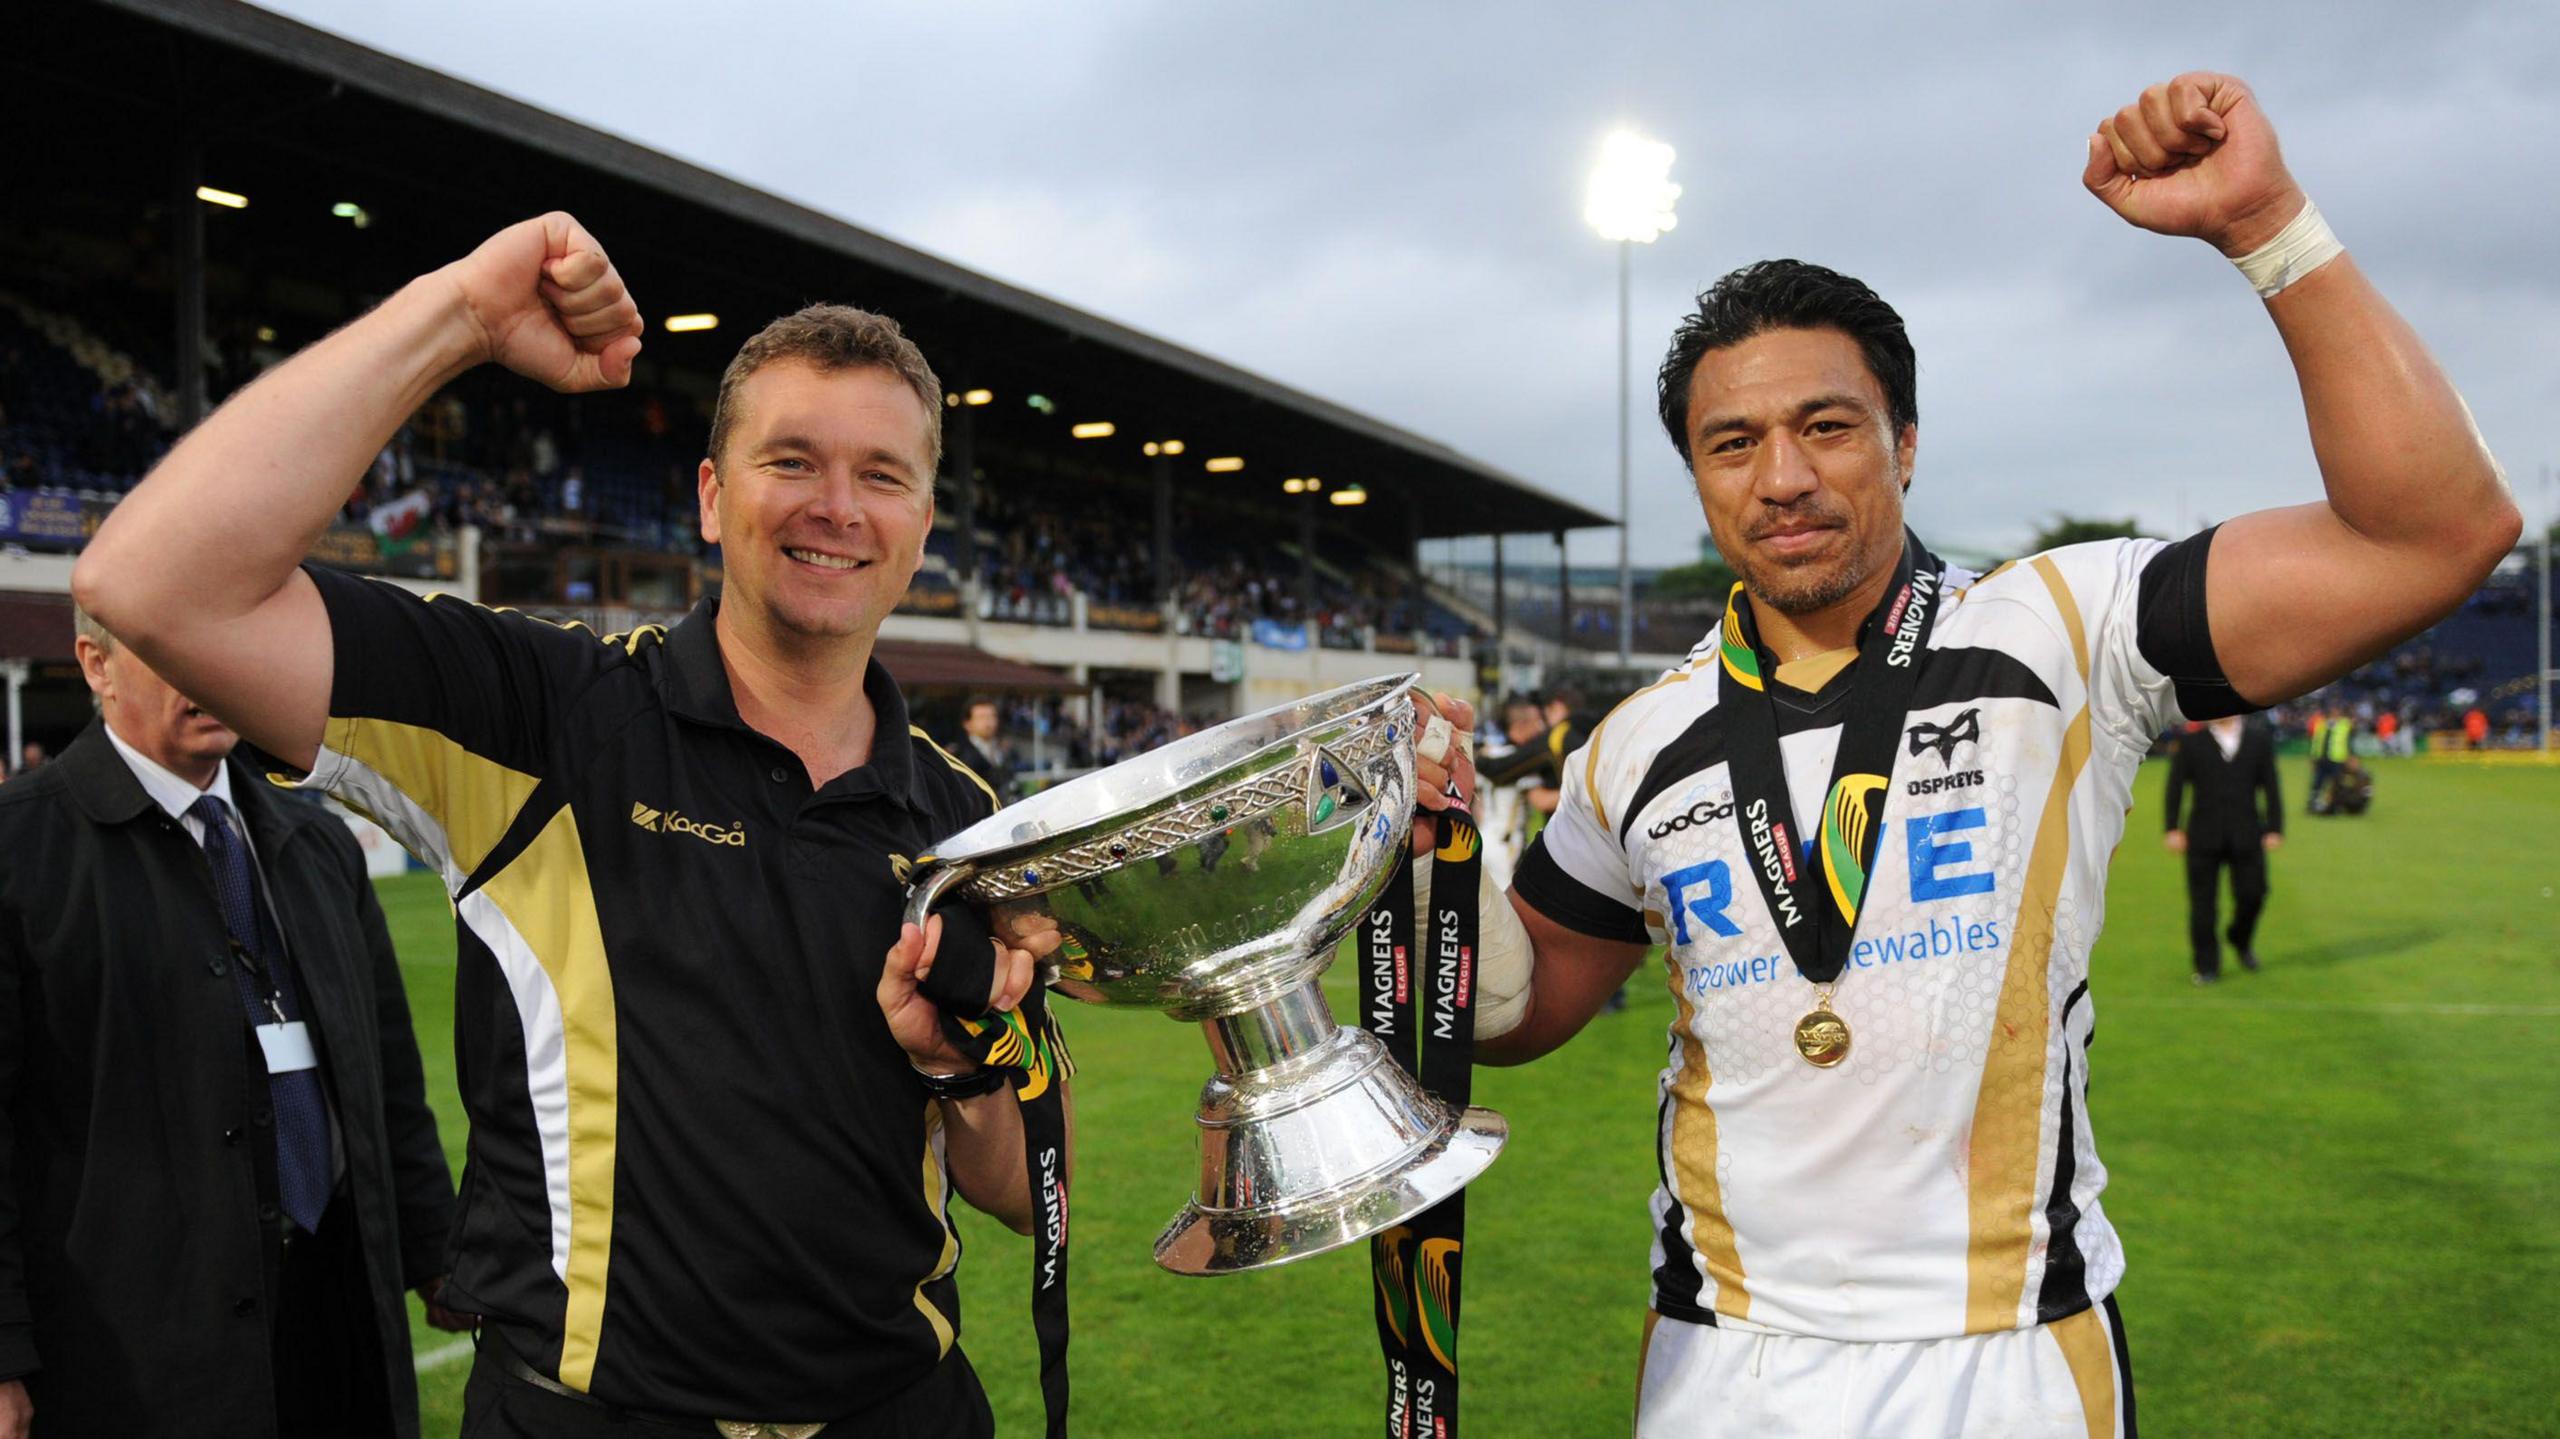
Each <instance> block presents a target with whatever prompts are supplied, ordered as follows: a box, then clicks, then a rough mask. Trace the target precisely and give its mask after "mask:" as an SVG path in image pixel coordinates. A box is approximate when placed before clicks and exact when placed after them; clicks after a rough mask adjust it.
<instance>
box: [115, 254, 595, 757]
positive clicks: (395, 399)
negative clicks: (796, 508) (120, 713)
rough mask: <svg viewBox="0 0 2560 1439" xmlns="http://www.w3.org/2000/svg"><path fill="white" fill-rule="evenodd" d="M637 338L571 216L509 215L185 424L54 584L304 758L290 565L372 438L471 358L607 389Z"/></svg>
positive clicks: (259, 735)
mask: <svg viewBox="0 0 2560 1439" xmlns="http://www.w3.org/2000/svg"><path fill="white" fill-rule="evenodd" d="M639 337H640V316H639V312H638V310H637V309H636V308H635V307H634V306H633V304H632V302H631V299H630V296H629V295H628V294H627V293H626V292H625V290H624V288H623V283H622V278H621V276H620V275H619V274H617V273H616V272H615V271H614V268H613V265H612V262H611V261H609V260H608V259H606V257H605V254H604V250H603V248H602V247H601V246H599V245H597V244H596V242H595V239H594V237H592V236H590V235H588V234H587V233H586V231H585V230H583V229H581V228H579V226H578V223H577V222H576V221H575V220H573V219H571V218H569V217H568V216H567V215H562V214H556V213H555V214H550V215H545V216H542V217H541V218H539V219H534V220H527V221H525V222H523V223H522V224H518V225H512V226H509V227H508V228H507V229H505V230H502V231H500V232H499V233H498V234H496V235H494V236H492V237H491V238H490V239H489V240H488V241H487V242H486V243H484V244H482V245H481V246H480V248H478V249H477V250H474V251H473V252H472V253H471V254H469V255H467V256H465V257H464V258H462V259H460V260H457V261H455V262H454V263H453V264H450V265H447V266H446V267H444V268H443V269H441V270H438V271H436V272H434V273H433V274H430V275H424V276H421V277H419V278H418V279H416V280H413V281H411V282H410V283H409V284H408V285H406V286H404V287H402V288H401V290H400V291H399V292H398V293H397V294H395V295H393V296H392V297H391V298H390V299H388V300H386V301H384V302H383V303H382V304H381V306H379V307H378V308H376V309H375V310H373V311H372V312H371V313H370V314H367V315H365V316H364V317H363V318H361V319H358V320H356V321H355V322H353V323H352V324H349V325H348V326H347V327H346V328H344V329H342V330H339V331H338V332H337V333H336V334H333V335H331V336H330V337H329V338H327V339H325V340H322V341H321V342H320V343H318V344H316V345H313V346H312V347H311V348H309V349H307V350H305V351H303V352H302V353H301V354H299V355H297V356H295V357H294V358H293V359H292V360H290V361H288V362H286V363H285V364H283V365H280V366H278V367H276V369H274V370H273V371H271V372H270V373H268V374H267V375H265V376H263V377H262V378H260V379H259V380H258V381H257V382H256V383H255V384H252V385H250V386H249V387H248V388H246V389H244V390H242V391H241V392H240V393H239V394H238V395H235V396H233V397H232V399H231V400H230V401H229V402H227V403H226V404H224V405H223V406H222V408H221V409H219V410H217V411H215V412H214V414H213V415H212V416H211V417H210V418H208V419H207V420H206V421H205V422H204V423H203V424H202V425H199V426H197V427H196V429H195V431H194V432H193V433H191V434H189V435H188V436H187V437H186V438H185V439H184V440H183V441H181V442H180V443H179V445H178V447H177V448H176V449H174V450H171V451H170V452H169V454H168V456H167V458H165V459H163V460H162V461H161V462H160V463H159V464H158V465H157V466H155V467H154V468H153V470H152V471H151V474H150V476H149V477H148V478H146V479H145V480H144V481H143V482H142V484H141V485H140V486H138V487H137V488H136V489H135V490H134V492H133V493H132V494H130V495H127V496H126V497H125V498H124V501H123V502H122V503H120V504H118V505H117V506H116V508H115V511H114V513H112V514H111V515H109V516H108V518H107V522H106V523H105V524H104V525H102V526H100V527H99V530H98V533H97V536H96V537H95V538H94V539H93V540H91V541H90V543H89V546H88V548H87V549H86V550H85V551H83V552H82V554H81V556H80V561H79V563H78V565H77V566H76V567H75V568H74V570H73V571H72V577H71V590H72V594H73V596H74V597H75V598H76V599H78V600H79V602H80V604H81V605H82V607H83V608H85V609H87V610H88V611H89V613H90V614H92V615H94V616H95V617H96V618H97V619H98V621H99V622H100V623H101V624H104V625H105V626H106V627H107V628H108V629H109V630H111V631H113V632H114V633H115V634H116V636H117V637H118V638H119V639H121V640H123V641H124V642H125V643H126V644H128V645H130V646H131V647H132V648H133V650H134V652H135V653H136V654H139V655H140V656H141V657H142V658H143V660H144V661H145V662H147V663H148V664H149V665H150V666H151V667H152V668H153V669H155V670H157V671H159V672H160V673H161V674H162V675H164V676H166V677H167V678H168V680H169V681H170V683H172V684H174V685H176V686H177V687H178V689H179V690H181V691H183V692H184V693H186V694H187V695H188V696H190V697H192V698H193V699H194V700H195V701H196V702H197V703H198V704H201V705H203V706H204V707H205V708H206V709H208V710H210V711H212V712H213V713H214V714H216V715H219V716H221V717H222V718H223V719H224V720H225V721H227V722H229V723H230V724H231V726H232V727H233V728H235V729H237V730H239V731H240V732H241V733H242V734H243V735H245V736H247V737H248V738H249V739H250V740H251V741H252V742H253V743H255V744H257V745H258V746H260V747H261V748H263V749H265V750H267V751H268V752H269V753H271V754H275V755H277V756H279V757H281V758H283V759H286V760H288V761H291V762H293V763H295V764H302V765H308V764H309V763H310V762H311V760H312V758H313V757H314V755H315V754H316V753H317V752H318V750H319V745H320V736H321V730H322V728H323V727H324V726H325V724H326V723H327V720H328V710H329V684H330V678H331V673H332V669H333V664H332V661H331V657H330V640H329V621H328V615H327V612H326V611H325V610H323V609H322V607H321V604H320V596H319V592H318V591H317V590H316V589H314V588H313V587H312V585H311V582H310V581H309V580H308V579H306V578H305V577H304V576H303V575H302V574H301V572H300V571H299V570H298V569H297V566H298V565H300V564H301V562H302V557H303V556H304V555H305V554H308V553H309V552H310V549H311V546H312V544H313V542H314V541H316V540H317V539H318V538H319V536H320V534H321V532H322V531H323V530H325V529H327V528H328V525H329V520H330V517H331V516H333V515H335V514H336V513H337V512H338V508H339V506H340V505H342V504H344V503H345V501H346V498H347V495H348V492H349V491H350V490H352V489H353V488H354V486H355V483H356V481H357V479H358V478H359V477H360V476H362V475H363V473H364V472H365V469H366V467H367V466H369V465H370V464H372V462H373V458H374V456H375V455H376V454H377V453H379V452H380V450H381V449H382V446H383V445H384V444H385V443H387V442H388V441H389V440H390V438H391V436H392V434H393V433H394V432H395V431H397V430H398V429H399V427H400V424H401V422H402V421H404V420H406V419H407V418H408V417H409V415H410V414H411V413H413V412H414V411H415V410H416V409H417V408H418V407H419V406H420V405H421V404H424V403H425V402H426V400H427V399H428V398H429V397H431V396H432V395H434V394H435V392H436V391H437V390H438V389H440V388H442V387H443V386H444V385H445V384H447V383H449V382H450V381H451V380H453V379H454V378H455V377H456V376H458V375H460V374H462V373H463V372H464V371H466V370H468V369H470V368H472V367H473V366H474V365H477V364H480V363H482V362H483V361H487V360H495V361H497V362H499V363H501V364H503V365H505V366H507V367H508V368H509V369H512V370H514V371H516V372H517V373H519V374H523V375H528V376H530V377H532V378H535V379H539V380H541V381H543V382H544V383H545V384H548V385H551V386H552V387H553V388H555V389H558V390H562V391H564V392H571V393H574V392H578V391H584V390H596V389H606V388H611V387H616V386H620V385H622V384H625V383H627V382H628V381H629V380H630V378H631V362H632V359H633V358H634V357H635V356H636V355H637V354H638V353H639V350H640V338H639Z"/></svg>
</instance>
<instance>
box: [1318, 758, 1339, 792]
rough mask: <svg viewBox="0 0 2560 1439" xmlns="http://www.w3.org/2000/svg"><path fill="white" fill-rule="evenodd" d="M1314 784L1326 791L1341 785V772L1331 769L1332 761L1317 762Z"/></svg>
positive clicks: (1322, 760)
mask: <svg viewBox="0 0 2560 1439" xmlns="http://www.w3.org/2000/svg"><path fill="white" fill-rule="evenodd" d="M1316 782H1317V783H1319V784H1321V785H1323V786H1324V787H1325V788H1326V789H1331V788H1333V787H1334V786H1335V785H1338V784H1340V783H1342V771H1340V770H1338V769H1335V768H1334V767H1333V761H1331V760H1329V759H1320V760H1317V761H1316Z"/></svg>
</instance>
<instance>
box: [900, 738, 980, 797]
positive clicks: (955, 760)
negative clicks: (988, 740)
mask: <svg viewBox="0 0 2560 1439" xmlns="http://www.w3.org/2000/svg"><path fill="white" fill-rule="evenodd" d="M907 733H909V734H911V735H914V736H915V737H916V738H917V739H920V740H923V741H924V742H925V743H926V744H928V745H931V746H932V747H933V752H934V753H935V754H938V755H940V756H942V762H943V763H944V764H947V765H949V766H951V767H952V768H953V769H956V770H958V771H960V772H961V773H962V774H964V775H967V776H968V777H969V783H971V784H974V785H976V786H977V787H978V788H979V789H981V790H984V791H985V792H986V796H987V803H989V804H991V805H994V806H995V807H996V808H998V809H1002V808H1004V801H1003V800H1000V799H998V798H996V792H995V787H994V786H992V785H990V784H988V783H987V781H986V777H985V776H984V775H981V774H979V773H978V772H977V771H976V770H973V769H971V768H969V767H968V766H967V765H965V764H962V763H961V762H960V757H959V756H958V755H955V754H953V753H952V752H951V751H949V750H947V749H944V748H943V747H942V746H941V745H940V744H939V743H937V742H936V741H935V739H934V737H933V736H931V735H929V734H926V733H925V732H924V731H923V730H921V729H919V728H917V727H916V726H914V725H909V726H907Z"/></svg>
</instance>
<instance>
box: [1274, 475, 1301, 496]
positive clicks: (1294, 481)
mask: <svg viewBox="0 0 2560 1439" xmlns="http://www.w3.org/2000/svg"><path fill="white" fill-rule="evenodd" d="M1280 492H1281V493H1282V494H1284V495H1303V494H1305V493H1306V492H1307V482H1306V481H1304V480H1302V479H1299V478H1298V477H1297V476H1296V475H1291V476H1290V477H1289V478H1287V479H1285V480H1282V481H1281V482H1280Z"/></svg>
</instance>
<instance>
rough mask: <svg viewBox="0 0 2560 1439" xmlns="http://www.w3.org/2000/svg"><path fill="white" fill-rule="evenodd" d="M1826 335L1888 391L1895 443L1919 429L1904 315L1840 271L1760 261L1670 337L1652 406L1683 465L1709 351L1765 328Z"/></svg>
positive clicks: (1707, 299)
mask: <svg viewBox="0 0 2560 1439" xmlns="http://www.w3.org/2000/svg"><path fill="white" fill-rule="evenodd" d="M1822 329H1829V330H1838V331H1839V332H1840V333H1842V334H1844V335H1847V336H1848V337H1849V338H1850V339H1851V340H1853V341H1855V342H1857V346H1858V349H1859V350H1860V352H1862V353H1863V354H1864V355H1865V356H1866V360H1867V371H1868V373H1870V374H1872V375H1874V376H1875V377H1876V385H1877V387H1878V388H1880V389H1882V390H1883V391H1884V403H1885V410H1886V413H1887V415H1888V417H1889V418H1890V419H1891V420H1892V422H1893V434H1894V437H1895V438H1897V439H1898V438H1899V437H1900V436H1901V434H1902V431H1903V429H1904V428H1905V427H1906V426H1910V425H1915V424H1918V423H1919V421H1920V400H1919V395H1918V393H1917V391H1918V372H1919V364H1918V362H1917V361H1916V360H1914V359H1913V358H1912V354H1911V336H1910V335H1909V334H1908V333H1906V332H1905V331H1904V329H1903V326H1902V316H1900V315H1899V314H1896V313H1895V312H1894V308H1893V307H1892V306H1891V305H1888V304H1886V303H1885V302H1884V300H1883V298H1882V297H1881V296H1879V295H1877V294H1876V292H1875V291H1873V290H1871V289H1868V288H1867V286H1866V285H1865V283H1864V282H1862V281H1859V280H1853V279H1851V278H1850V277H1848V276H1847V275H1843V274H1841V273H1840V272H1839V271H1837V270H1828V269H1825V268H1823V267H1822V266H1820V265H1812V264H1807V263H1806V262H1804V261H1802V260H1762V261H1760V262H1758V263H1757V264H1751V265H1745V266H1743V267H1742V268H1741V269H1739V270H1736V271H1734V272H1733V273H1732V274H1729V275H1727V276H1725V277H1724V278H1723V279H1721V280H1718V281H1716V282H1715V284H1714V285H1712V286H1710V287H1708V288H1707V289H1706V290H1705V291H1704V292H1702V293H1701V294H1700V295H1699V296H1698V308H1697V311H1696V312H1695V313H1693V314H1691V315H1690V316H1689V317H1688V318H1687V319H1684V320H1682V321H1681V322H1680V328H1679V329H1677V330H1674V331H1672V332H1671V352H1670V353H1669V354H1667V355H1665V356H1663V358H1662V371H1661V373H1660V374H1659V375H1658V376H1656V378H1655V381H1654V385H1655V400H1656V404H1657V405H1658V406H1659V408H1660V410H1661V412H1662V427H1663V428H1664V429H1666V430H1668V431H1670V432H1671V445H1672V448H1674V449H1676V450H1678V451H1679V452H1680V459H1681V462H1682V463H1684V464H1686V463H1688V461H1689V381H1690V377H1691V376H1693V375H1695V374H1696V373H1697V369H1698V362H1699V361H1700V360H1702V359H1704V358H1706V355H1707V352H1708V351H1710V350H1721V349H1724V348H1725V347H1727V346H1729V345H1739V344H1741V343H1742V342H1743V341H1745V340H1748V339H1750V338H1752V337H1753V336H1755V335H1758V334H1760V333H1762V332H1763V331H1767V330H1822Z"/></svg>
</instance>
